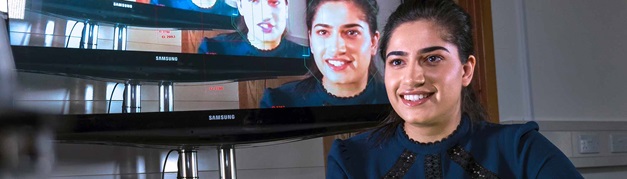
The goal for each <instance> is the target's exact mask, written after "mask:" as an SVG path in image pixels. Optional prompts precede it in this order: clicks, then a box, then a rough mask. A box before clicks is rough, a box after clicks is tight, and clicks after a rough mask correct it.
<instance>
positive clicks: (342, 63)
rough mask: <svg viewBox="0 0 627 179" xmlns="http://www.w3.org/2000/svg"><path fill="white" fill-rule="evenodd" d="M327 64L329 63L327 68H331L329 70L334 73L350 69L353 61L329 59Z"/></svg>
mask: <svg viewBox="0 0 627 179" xmlns="http://www.w3.org/2000/svg"><path fill="white" fill-rule="evenodd" d="M325 62H327V66H329V68H331V69H332V70H333V71H342V70H344V69H346V68H348V66H349V65H350V64H351V63H353V62H351V61H346V60H337V59H329V60H325Z"/></svg>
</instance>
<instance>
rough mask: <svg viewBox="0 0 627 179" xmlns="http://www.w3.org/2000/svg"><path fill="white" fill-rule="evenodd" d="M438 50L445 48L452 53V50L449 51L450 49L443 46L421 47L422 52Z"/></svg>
mask: <svg viewBox="0 0 627 179" xmlns="http://www.w3.org/2000/svg"><path fill="white" fill-rule="evenodd" d="M437 50H444V51H446V52H448V53H451V52H449V51H448V49H446V48H444V47H442V46H432V47H427V48H423V49H420V54H423V53H429V52H433V51H437Z"/></svg>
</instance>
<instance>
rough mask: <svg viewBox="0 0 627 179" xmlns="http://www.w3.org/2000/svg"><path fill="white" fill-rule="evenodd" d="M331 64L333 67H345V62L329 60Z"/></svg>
mask: <svg viewBox="0 0 627 179" xmlns="http://www.w3.org/2000/svg"><path fill="white" fill-rule="evenodd" d="M329 64H331V65H333V66H337V67H339V66H342V65H344V62H343V61H335V60H329Z"/></svg>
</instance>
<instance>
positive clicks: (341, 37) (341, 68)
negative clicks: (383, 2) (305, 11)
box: [309, 1, 379, 83]
mask: <svg viewBox="0 0 627 179" xmlns="http://www.w3.org/2000/svg"><path fill="white" fill-rule="evenodd" d="M365 17H366V16H365V14H364V12H363V11H362V10H361V9H360V8H358V7H357V6H355V5H354V4H353V3H350V2H345V1H339V2H326V3H323V4H321V5H320V6H319V7H318V10H317V12H316V14H315V16H314V17H313V22H312V26H311V29H310V31H309V43H310V44H309V45H310V47H311V52H312V53H313V57H314V59H315V62H316V66H317V67H318V69H319V70H320V72H321V73H322V75H323V79H324V80H328V81H330V82H332V83H355V82H359V81H360V80H362V81H363V80H367V78H368V66H369V65H370V60H371V58H372V56H373V55H375V54H376V51H377V42H378V40H379V34H378V32H377V33H375V35H374V36H372V35H371V33H370V27H369V26H368V23H367V22H366V21H365V19H364V18H365Z"/></svg>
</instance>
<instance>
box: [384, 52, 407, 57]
mask: <svg viewBox="0 0 627 179" xmlns="http://www.w3.org/2000/svg"><path fill="white" fill-rule="evenodd" d="M392 55H394V56H407V52H404V51H391V52H390V53H388V54H387V55H385V58H388V57H390V56H392Z"/></svg>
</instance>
